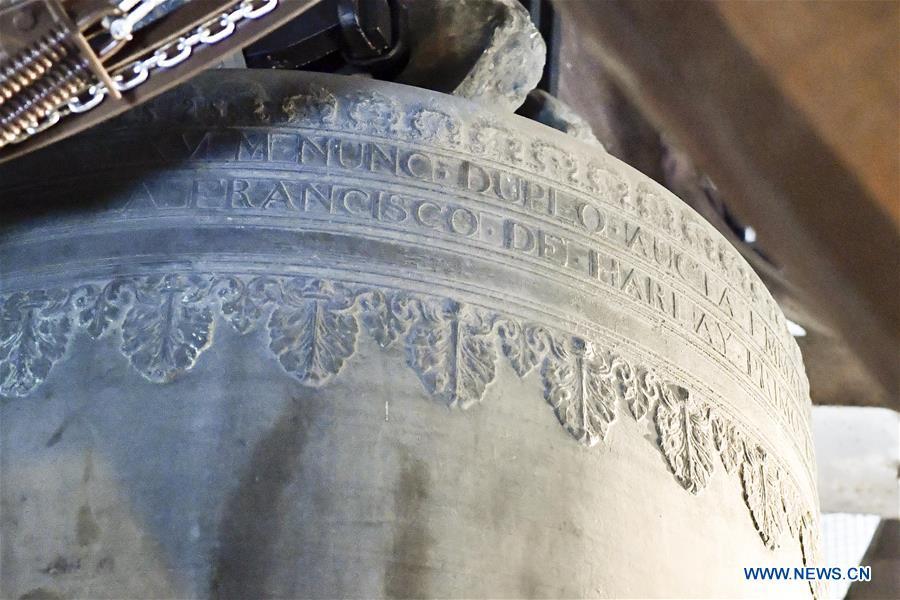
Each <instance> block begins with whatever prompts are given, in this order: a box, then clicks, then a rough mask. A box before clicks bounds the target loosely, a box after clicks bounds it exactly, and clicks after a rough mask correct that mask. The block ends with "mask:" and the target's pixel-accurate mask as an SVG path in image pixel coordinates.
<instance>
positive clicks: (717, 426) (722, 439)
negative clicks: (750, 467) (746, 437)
mask: <svg viewBox="0 0 900 600" xmlns="http://www.w3.org/2000/svg"><path fill="white" fill-rule="evenodd" d="M712 432H713V442H714V443H715V445H716V450H718V452H719V457H720V458H721V459H722V465H723V466H724V467H725V470H726V471H728V472H729V473H732V472H734V471H735V470H736V469H737V468H738V467H740V465H741V462H742V460H743V457H744V442H743V440H742V439H741V436H740V434H739V433H738V431H737V430H736V429H735V427H734V425H732V424H731V422H730V421H729V420H728V419H726V418H724V417H721V416H719V415H714V416H713V418H712Z"/></svg>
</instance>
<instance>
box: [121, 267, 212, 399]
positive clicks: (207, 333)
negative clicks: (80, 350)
mask: <svg viewBox="0 0 900 600" xmlns="http://www.w3.org/2000/svg"><path fill="white" fill-rule="evenodd" d="M208 292H209V281H208V278H205V277H201V276H197V275H191V276H179V275H167V276H164V277H150V278H147V279H146V280H145V281H144V282H143V285H140V286H137V287H136V293H135V295H134V302H133V304H132V307H131V309H130V310H129V311H128V313H127V315H126V316H125V321H124V322H123V323H122V353H123V354H124V355H125V356H127V357H128V359H129V361H130V362H131V365H132V366H133V367H134V368H135V369H136V370H137V371H138V372H139V373H140V374H141V375H143V376H144V377H146V378H147V379H149V380H150V381H154V382H165V381H170V380H172V379H173V378H174V377H175V376H176V375H177V374H178V372H180V371H185V370H188V369H190V368H191V367H192V366H193V365H194V362H195V361H196V360H197V357H198V356H199V355H200V353H201V352H202V351H203V350H205V349H206V347H207V346H208V345H209V344H210V342H211V341H212V326H213V317H214V315H213V311H212V307H211V306H210V304H209V302H208V296H209V294H208Z"/></svg>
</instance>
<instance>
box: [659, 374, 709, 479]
mask: <svg viewBox="0 0 900 600" xmlns="http://www.w3.org/2000/svg"><path fill="white" fill-rule="evenodd" d="M656 430H657V431H658V432H659V440H660V445H661V447H662V451H663V454H664V455H665V457H666V461H667V462H668V463H669V467H670V468H671V469H672V473H674V474H675V479H677V480H678V483H680V484H681V486H682V487H683V488H684V489H686V490H687V491H689V492H691V493H693V494H697V493H699V492H700V490H702V489H703V488H704V487H706V484H707V482H708V481H709V477H710V475H711V474H712V470H713V462H712V454H713V450H712V440H711V436H710V426H709V407H708V406H706V405H705V404H704V403H703V402H700V401H698V400H697V399H696V398H694V396H693V394H691V392H689V391H688V390H686V389H685V388H683V387H681V386H679V385H674V384H668V385H666V387H665V389H664V390H663V394H662V398H661V400H660V402H659V404H658V406H657V409H656Z"/></svg>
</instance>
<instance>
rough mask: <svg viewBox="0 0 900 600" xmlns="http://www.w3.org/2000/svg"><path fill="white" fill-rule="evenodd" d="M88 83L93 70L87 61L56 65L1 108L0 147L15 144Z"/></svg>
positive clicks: (68, 59)
mask: <svg viewBox="0 0 900 600" xmlns="http://www.w3.org/2000/svg"><path fill="white" fill-rule="evenodd" d="M89 81H90V69H89V66H88V62H87V60H86V59H84V58H66V59H64V60H62V61H61V62H59V63H57V64H55V65H53V66H52V67H51V68H50V69H49V70H48V71H47V72H46V74H45V75H44V76H43V77H41V78H40V79H39V80H37V81H36V82H34V83H33V84H32V85H31V86H29V87H27V88H24V89H22V90H20V91H19V93H17V94H16V95H15V97H14V98H13V99H11V100H10V101H8V102H7V103H6V104H5V105H3V106H0V147H3V146H5V145H6V144H9V143H12V142H14V141H16V140H17V139H18V138H19V137H20V136H21V135H22V134H23V133H25V132H26V130H27V129H28V128H29V127H34V126H35V124H36V123H38V122H39V121H40V120H41V119H43V118H44V117H45V116H47V115H48V114H49V113H51V112H52V111H53V110H55V109H56V108H57V107H58V106H60V105H61V104H63V103H65V102H67V101H68V100H70V99H71V98H73V97H74V96H75V94H77V93H78V92H79V91H80V90H82V89H83V88H84V87H85V86H86V85H87V84H88V82H89Z"/></svg>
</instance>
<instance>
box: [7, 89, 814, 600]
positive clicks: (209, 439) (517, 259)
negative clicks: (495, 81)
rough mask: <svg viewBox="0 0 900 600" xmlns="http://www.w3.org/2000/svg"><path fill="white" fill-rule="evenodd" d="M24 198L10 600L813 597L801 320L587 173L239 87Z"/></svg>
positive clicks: (134, 134)
mask: <svg viewBox="0 0 900 600" xmlns="http://www.w3.org/2000/svg"><path fill="white" fill-rule="evenodd" d="M0 182H2V202H3V227H2V232H0V236H2V237H0V277H2V278H0V286H2V289H0V393H2V394H3V397H4V400H3V403H2V408H0V410H2V413H0V416H2V420H0V444H2V445H0V449H2V475H0V477H2V479H0V483H2V496H0V498H2V514H3V519H2V525H0V527H2V535H3V552H2V569H3V573H4V577H3V589H2V595H3V596H4V597H16V598H18V597H27V595H28V594H32V597H38V596H35V595H34V594H37V593H39V592H40V593H44V594H45V596H43V597H76V596H77V597H173V596H174V597H206V598H263V597H273V598H275V597H278V598H284V597H375V596H386V597H479V596H490V597H557V598H559V597H601V596H610V597H623V596H632V597H635V596H639V597H652V596H656V597H660V596H665V597H672V596H684V595H690V596H692V597H697V596H711V597H736V596H759V595H761V594H766V595H771V594H773V593H775V594H778V593H783V594H784V595H790V596H794V597H795V596H796V595H797V594H799V593H804V594H808V593H809V590H808V588H807V586H806V584H805V583H803V582H792V583H785V584H784V585H783V586H781V587H773V585H772V584H771V583H763V582H752V581H745V580H744V578H743V575H742V573H743V571H742V567H744V566H748V565H749V566H766V565H781V566H783V565H786V564H790V565H798V566H799V565H802V564H813V563H814V562H815V560H816V556H817V552H816V541H817V540H816V538H817V533H816V530H817V527H816V518H817V500H816V492H815V484H814V472H813V469H814V467H813V456H812V450H811V444H810V437H809V423H808V418H809V406H810V405H809V397H808V389H807V381H806V377H805V375H804V373H803V367H802V364H801V360H800V355H799V352H798V350H797V347H796V345H795V344H794V342H793V339H792V338H791V336H790V335H789V334H788V332H787V329H786V325H785V322H784V318H783V316H782V314H781V312H780V311H779V309H778V307H777V306H776V305H775V303H774V302H773V300H772V299H771V297H770V296H769V294H768V292H767V291H766V290H765V289H764V287H763V286H762V284H761V283H760V281H759V279H758V278H757V277H756V275H755V274H754V273H753V272H752V270H751V269H750V268H749V267H748V266H747V265H746V263H745V262H744V261H743V260H742V259H741V258H740V256H739V255H738V254H737V253H736V251H735V250H734V249H733V248H732V247H730V246H729V245H728V244H727V242H726V241H725V240H724V238H722V237H721V236H720V235H719V234H718V233H717V232H716V231H715V230H714V229H713V228H712V227H711V226H709V225H708V224H707V223H705V222H704V221H702V219H701V218H699V217H698V216H697V215H696V214H695V213H694V212H693V211H692V210H691V209H689V208H687V207H686V206H685V205H683V204H682V203H681V202H680V201H679V200H678V199H677V198H675V197H674V196H672V195H671V194H670V193H668V192H667V191H665V190H664V189H663V188H661V187H660V186H659V185H657V184H656V183H654V182H653V181H651V180H650V179H649V178H647V177H645V176H643V175H641V174H640V173H638V172H636V171H635V170H633V169H631V168H630V167H628V166H626V165H624V164H623V163H621V162H620V161H618V160H616V159H615V158H613V157H611V156H609V155H608V154H606V153H604V152H603V151H602V150H601V149H598V148H597V147H596V146H588V145H585V144H582V143H581V142H579V141H577V140H574V139H573V138H571V137H568V136H566V135H563V134H562V133H560V132H557V131H553V130H551V129H549V128H547V127H544V126H541V125H538V124H536V123H532V122H529V121H526V120H524V119H521V118H518V117H514V116H509V115H504V114H501V113H499V112H494V111H492V110H490V109H488V108H485V107H483V106H480V105H477V104H474V103H472V102H469V101H466V100H463V99H460V98H452V97H449V96H445V95H442V94H438V93H432V92H425V91H423V90H418V89H414V88H410V87H405V86H400V85H394V84H385V83H378V82H373V81H369V80H364V79H360V78H343V77H337V76H322V75H311V74H302V73H288V72H253V71H233V72H229V71H216V72H210V73H207V74H206V75H204V76H203V77H201V78H200V79H198V80H196V81H193V82H191V83H189V84H186V85H184V86H182V87H181V88H179V89H178V90H177V91H175V92H172V93H168V94H166V95H164V96H161V97H159V98H158V99H156V100H154V101H152V102H150V103H148V104H147V105H145V106H143V107H141V108H140V109H138V110H136V111H133V112H131V113H128V114H127V115H125V116H123V117H120V118H119V119H118V120H116V121H113V122H110V123H109V124H107V125H105V126H103V127H102V128H101V129H98V130H95V131H91V132H88V134H85V135H81V136H79V137H78V138H74V139H72V140H70V141H67V142H63V143H60V144H57V145H54V146H53V147H51V148H49V149H46V150H44V151H41V152H40V153H36V154H34V155H32V156H29V157H26V158H24V159H22V160H21V161H18V162H16V163H12V164H10V165H6V166H4V168H3V171H2V173H0ZM759 586H765V587H759ZM54 594H55V595H54Z"/></svg>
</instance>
